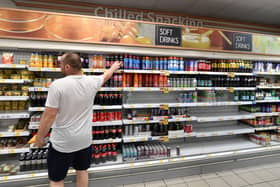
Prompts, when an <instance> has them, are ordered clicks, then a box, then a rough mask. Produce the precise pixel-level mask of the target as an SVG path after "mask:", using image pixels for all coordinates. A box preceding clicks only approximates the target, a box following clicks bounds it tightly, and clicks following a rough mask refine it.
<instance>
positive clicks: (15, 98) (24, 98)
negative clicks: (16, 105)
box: [0, 96, 29, 101]
mask: <svg viewBox="0 0 280 187" xmlns="http://www.w3.org/2000/svg"><path fill="white" fill-rule="evenodd" d="M28 99H29V97H28V96H0V101H27V100H28Z"/></svg>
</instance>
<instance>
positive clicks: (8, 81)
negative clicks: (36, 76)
mask: <svg viewBox="0 0 280 187" xmlns="http://www.w3.org/2000/svg"><path fill="white" fill-rule="evenodd" d="M24 82H25V80H23V79H0V83H1V84H23V83H24Z"/></svg>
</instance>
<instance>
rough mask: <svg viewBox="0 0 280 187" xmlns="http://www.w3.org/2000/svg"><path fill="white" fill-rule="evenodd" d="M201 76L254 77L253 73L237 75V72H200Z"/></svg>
mask: <svg viewBox="0 0 280 187" xmlns="http://www.w3.org/2000/svg"><path fill="white" fill-rule="evenodd" d="M198 74H200V75H237V76H253V75H254V74H253V73H235V72H211V71H199V72H198Z"/></svg>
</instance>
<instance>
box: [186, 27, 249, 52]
mask: <svg viewBox="0 0 280 187" xmlns="http://www.w3.org/2000/svg"><path fill="white" fill-rule="evenodd" d="M182 47H186V48H194V49H208V50H211V49H212V50H230V51H232V50H233V51H247V52H251V51H252V35H251V34H245V33H238V32H230V31H222V30H217V29H205V28H190V27H185V28H183V32H182Z"/></svg>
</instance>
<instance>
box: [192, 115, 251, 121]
mask: <svg viewBox="0 0 280 187" xmlns="http://www.w3.org/2000/svg"><path fill="white" fill-rule="evenodd" d="M252 118H255V115H253V114H240V115H229V116H215V117H197V121H198V122H211V121H229V120H241V119H252Z"/></svg>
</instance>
